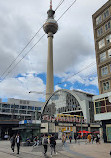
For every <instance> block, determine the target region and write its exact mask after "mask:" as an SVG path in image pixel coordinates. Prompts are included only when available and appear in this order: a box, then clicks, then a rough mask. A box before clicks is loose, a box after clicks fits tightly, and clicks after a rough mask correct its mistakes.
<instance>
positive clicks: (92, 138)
mask: <svg viewBox="0 0 111 158" xmlns="http://www.w3.org/2000/svg"><path fill="white" fill-rule="evenodd" d="M91 140H92V144H93V142H94V135H93V134H92V136H91Z"/></svg>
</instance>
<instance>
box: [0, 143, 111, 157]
mask: <svg viewBox="0 0 111 158" xmlns="http://www.w3.org/2000/svg"><path fill="white" fill-rule="evenodd" d="M56 149H57V155H53V158H111V157H110V155H109V152H110V150H111V144H104V143H102V142H101V144H96V143H95V142H94V144H86V142H85V141H84V140H82V141H79V142H78V143H77V144H75V143H74V141H72V143H71V144H70V143H69V140H67V143H66V144H65V146H64V147H63V146H62V143H61V140H57V147H56ZM16 153H17V150H16V147H15V152H14V153H12V150H11V148H10V142H9V141H0V158H44V155H43V146H38V147H37V146H36V147H34V148H33V147H32V146H29V147H24V146H21V148H20V154H19V155H17V154H16ZM45 157H46V158H50V157H51V156H50V146H49V147H48V152H47V156H45Z"/></svg>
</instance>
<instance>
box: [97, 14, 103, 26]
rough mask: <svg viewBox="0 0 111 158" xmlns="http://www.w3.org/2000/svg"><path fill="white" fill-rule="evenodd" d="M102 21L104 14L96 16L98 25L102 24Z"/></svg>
mask: <svg viewBox="0 0 111 158" xmlns="http://www.w3.org/2000/svg"><path fill="white" fill-rule="evenodd" d="M101 22H102V15H100V16H98V17H97V18H96V25H98V24H100V23H101Z"/></svg>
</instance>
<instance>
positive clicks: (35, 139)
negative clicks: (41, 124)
mask: <svg viewBox="0 0 111 158" xmlns="http://www.w3.org/2000/svg"><path fill="white" fill-rule="evenodd" d="M33 141H34V145H33V147H34V146H36V145H37V137H34V139H33Z"/></svg>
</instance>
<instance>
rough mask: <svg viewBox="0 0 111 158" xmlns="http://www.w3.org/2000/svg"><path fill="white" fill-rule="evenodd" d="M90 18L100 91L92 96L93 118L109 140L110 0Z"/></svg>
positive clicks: (110, 133) (106, 140) (105, 138)
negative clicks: (99, 123)
mask: <svg viewBox="0 0 111 158" xmlns="http://www.w3.org/2000/svg"><path fill="white" fill-rule="evenodd" d="M92 19H93V29H94V40H95V53H96V63H97V73H98V87H99V93H100V95H98V96H94V97H93V101H94V109H95V115H94V118H95V121H101V122H102V127H103V138H104V141H105V142H111V0H109V1H107V2H106V3H105V4H104V5H103V6H102V7H101V8H100V9H99V10H97V11H96V12H95V13H94V14H93V16H92Z"/></svg>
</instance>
